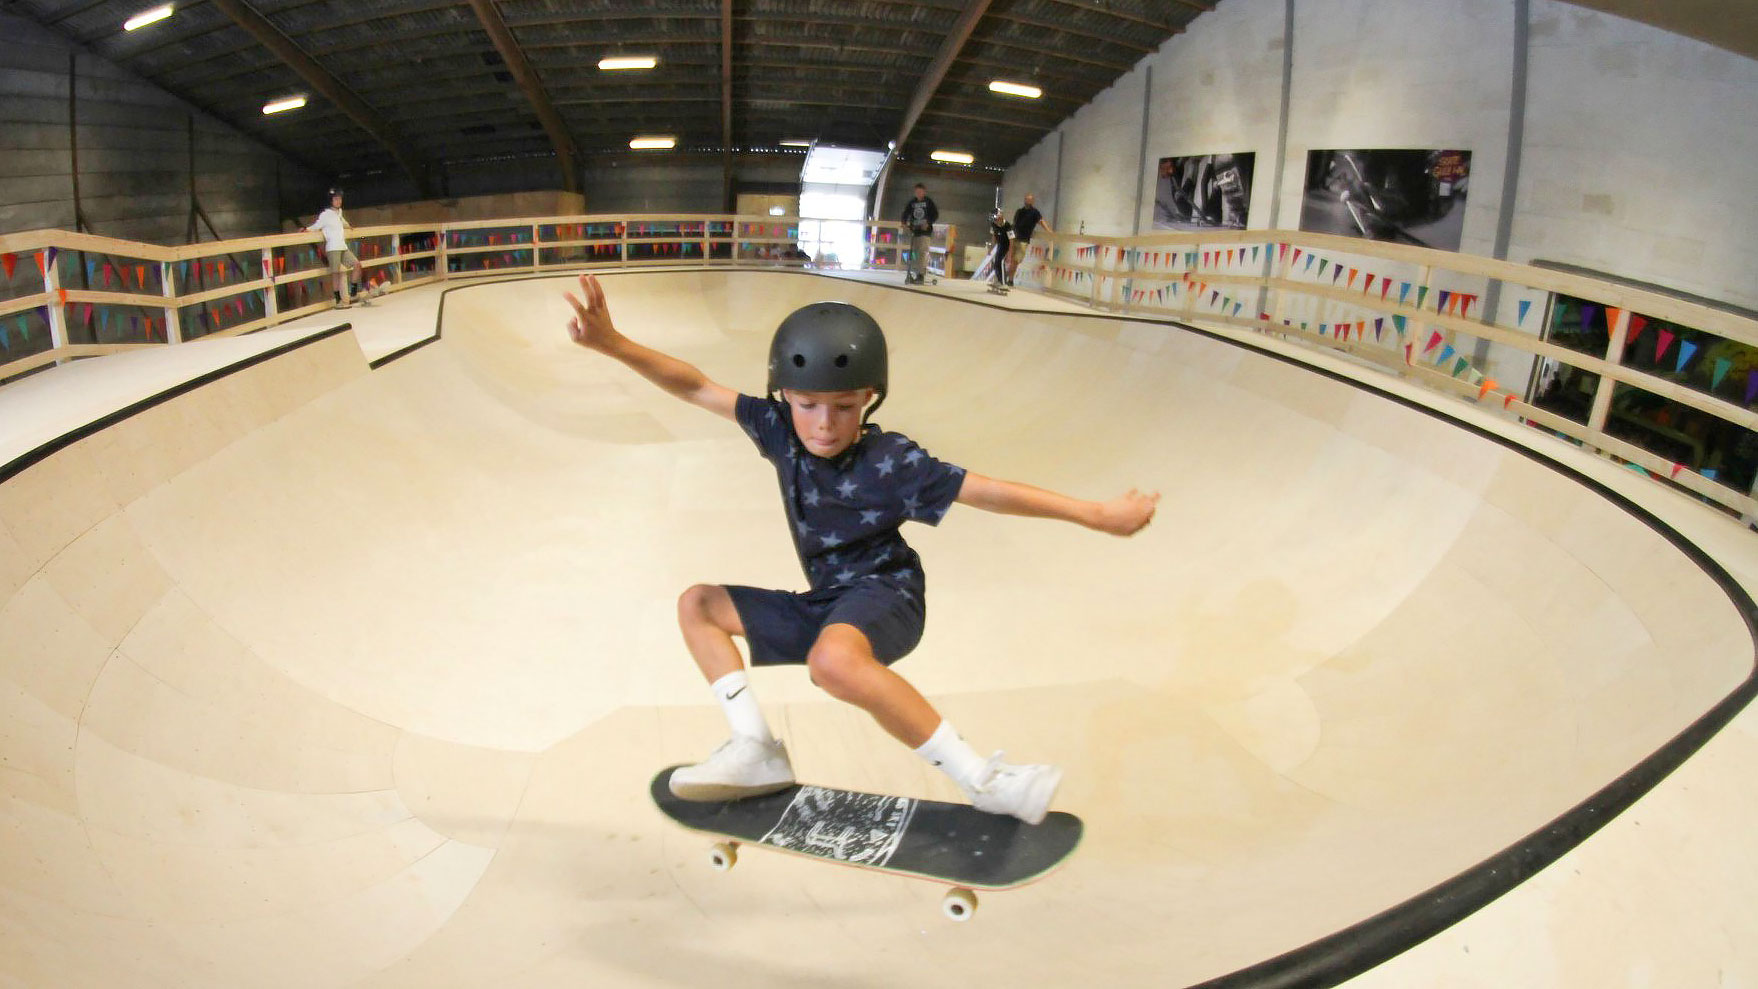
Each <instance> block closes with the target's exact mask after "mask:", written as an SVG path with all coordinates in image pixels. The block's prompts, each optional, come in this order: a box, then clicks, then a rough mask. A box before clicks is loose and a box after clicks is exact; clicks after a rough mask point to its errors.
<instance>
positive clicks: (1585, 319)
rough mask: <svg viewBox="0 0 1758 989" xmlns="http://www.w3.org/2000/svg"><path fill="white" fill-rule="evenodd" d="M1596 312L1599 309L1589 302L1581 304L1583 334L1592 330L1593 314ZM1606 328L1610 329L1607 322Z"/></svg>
mask: <svg viewBox="0 0 1758 989" xmlns="http://www.w3.org/2000/svg"><path fill="white" fill-rule="evenodd" d="M1598 311H1599V307H1598V306H1596V305H1594V304H1593V303H1591V302H1583V303H1582V304H1581V329H1582V331H1583V332H1586V331H1588V330H1591V329H1593V314H1594V313H1596V312H1598ZM1606 328H1607V329H1608V330H1609V329H1610V328H1611V324H1610V323H1609V322H1608V323H1606Z"/></svg>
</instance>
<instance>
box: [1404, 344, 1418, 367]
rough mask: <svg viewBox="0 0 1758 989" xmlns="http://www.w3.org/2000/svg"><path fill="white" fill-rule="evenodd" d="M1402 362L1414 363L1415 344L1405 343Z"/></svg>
mask: <svg viewBox="0 0 1758 989" xmlns="http://www.w3.org/2000/svg"><path fill="white" fill-rule="evenodd" d="M1404 363H1406V364H1414V363H1416V345H1415V344H1413V343H1407V344H1405V345H1404Z"/></svg>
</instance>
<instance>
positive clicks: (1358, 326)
mask: <svg viewBox="0 0 1758 989" xmlns="http://www.w3.org/2000/svg"><path fill="white" fill-rule="evenodd" d="M1366 333H1367V320H1365V319H1361V320H1356V322H1355V336H1356V338H1357V339H1359V338H1360V337H1362V336H1363V335H1365V334H1366Z"/></svg>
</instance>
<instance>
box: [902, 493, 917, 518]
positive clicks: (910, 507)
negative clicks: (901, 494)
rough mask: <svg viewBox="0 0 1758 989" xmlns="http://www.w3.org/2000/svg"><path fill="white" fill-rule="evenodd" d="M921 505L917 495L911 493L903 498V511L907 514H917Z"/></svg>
mask: <svg viewBox="0 0 1758 989" xmlns="http://www.w3.org/2000/svg"><path fill="white" fill-rule="evenodd" d="M920 507H921V502H920V501H918V500H917V499H916V496H915V495H910V496H908V497H906V498H904V500H903V513H904V514H905V515H914V514H916V509H918V508H920Z"/></svg>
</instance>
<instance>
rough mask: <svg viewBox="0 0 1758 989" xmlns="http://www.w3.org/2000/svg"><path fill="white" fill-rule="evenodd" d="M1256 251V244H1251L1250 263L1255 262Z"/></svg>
mask: <svg viewBox="0 0 1758 989" xmlns="http://www.w3.org/2000/svg"><path fill="white" fill-rule="evenodd" d="M1257 251H1258V247H1257V245H1256V244H1253V245H1252V247H1251V263H1252V264H1257Z"/></svg>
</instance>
